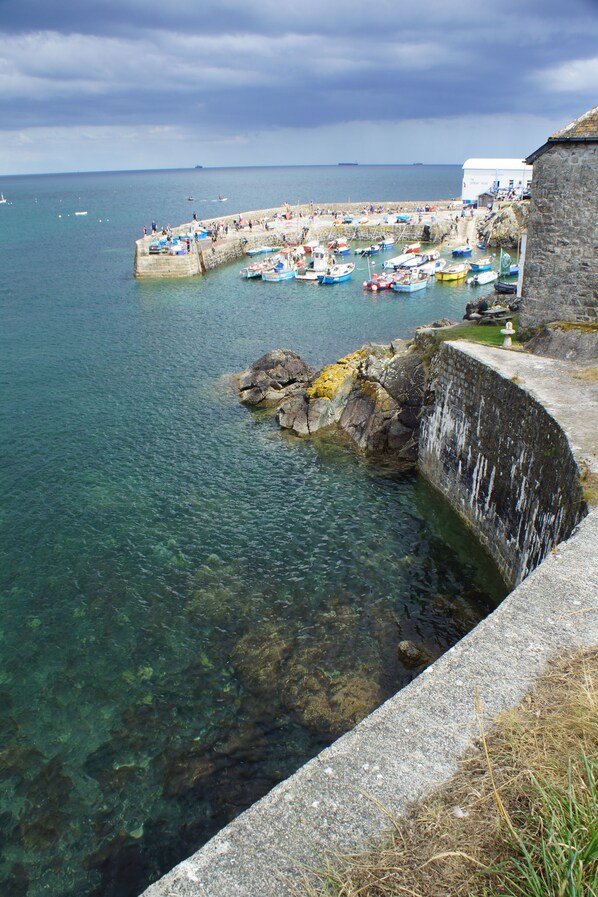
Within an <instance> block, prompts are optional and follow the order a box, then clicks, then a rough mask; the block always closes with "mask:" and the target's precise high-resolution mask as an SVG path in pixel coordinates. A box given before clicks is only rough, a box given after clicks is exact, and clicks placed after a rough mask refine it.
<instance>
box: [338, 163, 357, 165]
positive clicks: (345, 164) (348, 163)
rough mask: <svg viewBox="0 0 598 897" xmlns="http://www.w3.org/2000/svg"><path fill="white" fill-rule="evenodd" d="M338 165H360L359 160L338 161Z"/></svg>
mask: <svg viewBox="0 0 598 897" xmlns="http://www.w3.org/2000/svg"><path fill="white" fill-rule="evenodd" d="M337 165H359V162H337Z"/></svg>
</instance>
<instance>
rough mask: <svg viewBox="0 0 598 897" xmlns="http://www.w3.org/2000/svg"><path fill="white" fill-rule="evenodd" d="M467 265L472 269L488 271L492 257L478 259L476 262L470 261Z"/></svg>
mask: <svg viewBox="0 0 598 897" xmlns="http://www.w3.org/2000/svg"><path fill="white" fill-rule="evenodd" d="M469 267H470V268H471V270H472V271H490V269H491V268H492V259H491V258H488V257H486V258H483V259H478V260H477V261H476V262H472V263H471V265H470V266H469Z"/></svg>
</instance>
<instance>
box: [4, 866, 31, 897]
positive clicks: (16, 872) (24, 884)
mask: <svg viewBox="0 0 598 897" xmlns="http://www.w3.org/2000/svg"><path fill="white" fill-rule="evenodd" d="M28 890H29V876H28V875H27V871H26V869H25V867H24V866H23V865H22V864H21V863H13V865H12V866H11V868H10V871H9V873H8V875H7V876H6V878H0V893H1V894H6V895H7V897H8V895H10V897H27V892H28Z"/></svg>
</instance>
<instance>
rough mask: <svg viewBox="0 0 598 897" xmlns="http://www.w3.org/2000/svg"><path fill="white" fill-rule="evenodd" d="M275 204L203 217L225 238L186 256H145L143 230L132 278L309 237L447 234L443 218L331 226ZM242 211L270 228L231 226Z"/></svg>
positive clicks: (199, 266)
mask: <svg viewBox="0 0 598 897" xmlns="http://www.w3.org/2000/svg"><path fill="white" fill-rule="evenodd" d="M391 205H393V207H394V208H396V204H391V203H386V204H384V203H379V204H377V206H378V207H380V206H383V207H385V208H386V207H389V208H390V206H391ZM415 205H416V204H415V203H405V204H404V207H405V209H406V210H407V211H409V210H410V208H411V207H415ZM345 208H346V206H343V205H342V204H340V203H330V204H328V205H327V206H326V209H327V210H329V211H332V212H334V211H341V210H342V209H345ZM280 212H281V209H280V207H278V208H275V209H257V210H254V211H251V212H243V213H238V214H236V215H224V216H221V217H218V218H214V219H209V220H205V221H204V224H206V225H208V226H209V225H210V224H213V223H222V224H224V225H225V226H226V225H228V227H229V233H228V236H227V237H222V238H219V239H218V240H217V241H216V243H212V241H211V239H209V238H208V239H203V240H200V241H199V242H196V243H192V245H191V253H189V254H185V255H169V254H166V253H164V254H159V255H158V254H156V255H154V254H150V252H149V247H150V244H151V243H153V242H154V241H155V239H156V236H157V235H156V234H147V236H145V237H142V238H141V239H139V240H137V242H136V244H135V262H134V274H135V277H138V278H144V277H158V278H160V277H168V278H172V277H195V276H197V275H200V274H205V273H206V272H207V271H210V270H212V269H214V268H217V267H219V266H220V265H223V264H227V263H228V262H233V261H238V260H239V259H245V258H246V252H247V250H248V249H252V248H255V247H257V246H262V245H266V246H280V245H281V244H283V243H284V242H286V241H288V242H289V243H291V242H293V241H295V242H297V241H301V242H306V241H308V240H314V239H326V240H332V239H335V238H337V237H344V238H345V239H347V240H349V239H350V240H357V241H359V242H363V243H369V242H374V241H375V240H379V239H381V238H382V237H388V236H392V237H394V238H395V240H397V241H402V242H405V243H410V242H413V241H416V240H425V241H427V242H430V243H438V242H440V241H441V240H443V239H444V237H445V236H446V234H447V224H446V222H443V221H436V222H431V221H422V222H415V223H413V224H407V223H402V224H358V223H353V224H340V223H335V224H334V225H332V226H331V223H330V220H329V219H326V220H324V219H322V218H320V217H319V216H318V215H312V214H311V212H310V209H309V207H308V206H305V207H303V206H302V207H296V206H293V218H292V219H291V221H290V222H285V221H284V220H278V221H275V219H274V216H275V215H280ZM240 214H241V215H242V218H243V221H244V222H248V221H249V220H252V221H255V222H257V221H261V220H264V219H266V220H268V221H269V226H270V229H269V230H268V231H264V230H263V229H262V228H261V227H259V228H258V227H255V228H252V229H250V228H249V226H248V224H245V225H244V226H243V227H242V228H241V230H236V229H235V228H234V221H235V220H238V219H239V215H240ZM193 223H194V222H188V223H186V224H181V225H179V226H178V227H176V228H173V229H172V233H173V236H183V235H185V234H187V233H188V232H189V230H190V228H191V226H192V224H193Z"/></svg>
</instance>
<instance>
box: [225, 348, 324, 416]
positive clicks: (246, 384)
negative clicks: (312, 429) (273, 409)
mask: <svg viewBox="0 0 598 897" xmlns="http://www.w3.org/2000/svg"><path fill="white" fill-rule="evenodd" d="M314 373H315V371H314V369H313V368H311V367H309V365H307V364H306V363H305V362H304V361H303V359H302V358H301V357H300V356H299V355H297V353H296V352H291V351H290V350H289V349H274V350H273V351H272V352H267V353H266V354H265V355H262V357H261V358H258V360H257V361H256V362H254V363H253V364H252V365H250V366H249V367H248V368H246V369H245V370H244V371H242V372H241V373H240V374H239V375H238V376H237V386H238V389H239V395H240V399H241V401H242V402H243V403H244V404H245V405H263V406H275V405H277V404H279V403H280V402H282V401H283V399H285V398H286V397H287V396H289V395H292V394H294V393H296V392H298V391H299V390H301V389H302V388H304V387H305V386H306V384H307V383H308V382H309V381H310V380H311V378H312V377H313V375H314Z"/></svg>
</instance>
